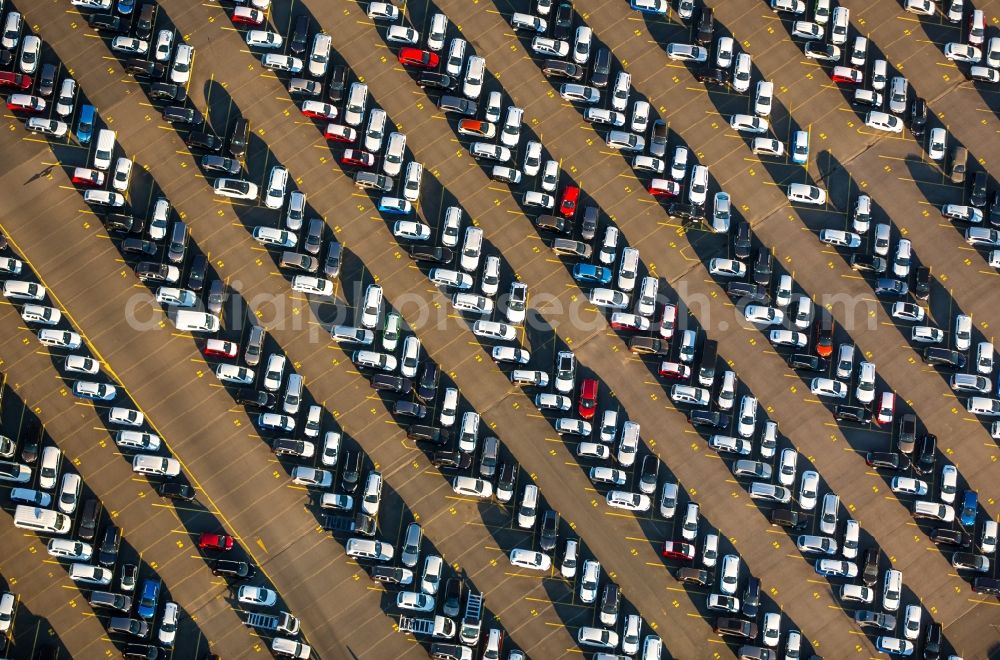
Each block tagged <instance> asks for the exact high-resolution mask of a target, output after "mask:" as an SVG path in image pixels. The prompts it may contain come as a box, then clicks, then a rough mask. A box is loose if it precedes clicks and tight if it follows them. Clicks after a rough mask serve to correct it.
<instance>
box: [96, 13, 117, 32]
mask: <svg viewBox="0 0 1000 660" xmlns="http://www.w3.org/2000/svg"><path fill="white" fill-rule="evenodd" d="M87 23H89V24H90V27H92V28H94V29H95V30H107V31H108V32H121V29H122V19H121V18H120V17H118V16H115V15H113V14H91V15H90V16H88V17H87Z"/></svg>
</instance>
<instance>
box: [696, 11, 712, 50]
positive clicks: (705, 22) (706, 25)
mask: <svg viewBox="0 0 1000 660" xmlns="http://www.w3.org/2000/svg"><path fill="white" fill-rule="evenodd" d="M714 33H715V15H714V14H713V12H712V8H711V7H702V10H701V18H700V19H699V20H698V43H699V44H701V45H702V46H708V45H710V44H711V43H712V36H713V35H714Z"/></svg>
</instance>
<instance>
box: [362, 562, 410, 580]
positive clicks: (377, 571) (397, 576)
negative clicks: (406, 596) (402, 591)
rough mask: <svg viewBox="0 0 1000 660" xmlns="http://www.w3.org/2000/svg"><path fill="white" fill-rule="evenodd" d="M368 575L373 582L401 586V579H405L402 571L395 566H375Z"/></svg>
mask: <svg viewBox="0 0 1000 660" xmlns="http://www.w3.org/2000/svg"><path fill="white" fill-rule="evenodd" d="M370 575H371V578H372V579H373V580H377V581H379V582H385V583H387V584H402V583H403V578H404V577H406V574H405V573H404V572H403V569H402V568H397V567H395V566H375V567H374V568H372V572H371V573H370Z"/></svg>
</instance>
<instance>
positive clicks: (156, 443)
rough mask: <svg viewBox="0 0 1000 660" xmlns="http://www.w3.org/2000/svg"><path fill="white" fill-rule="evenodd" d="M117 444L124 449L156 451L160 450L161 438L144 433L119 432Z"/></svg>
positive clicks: (153, 434)
mask: <svg viewBox="0 0 1000 660" xmlns="http://www.w3.org/2000/svg"><path fill="white" fill-rule="evenodd" d="M115 444H116V445H118V446H119V447H121V448H122V449H138V450H141V451H156V450H157V449H159V448H160V436H158V435H156V434H155V433H146V432H144V431H119V432H118V435H116V436H115Z"/></svg>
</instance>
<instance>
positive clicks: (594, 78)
mask: <svg viewBox="0 0 1000 660" xmlns="http://www.w3.org/2000/svg"><path fill="white" fill-rule="evenodd" d="M610 78H611V51H610V50H608V49H607V48H599V49H598V50H597V54H596V55H595V56H594V68H593V70H592V71H591V72H590V84H591V85H593V86H594V87H607V86H608V80H609V79H610Z"/></svg>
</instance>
